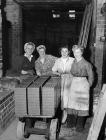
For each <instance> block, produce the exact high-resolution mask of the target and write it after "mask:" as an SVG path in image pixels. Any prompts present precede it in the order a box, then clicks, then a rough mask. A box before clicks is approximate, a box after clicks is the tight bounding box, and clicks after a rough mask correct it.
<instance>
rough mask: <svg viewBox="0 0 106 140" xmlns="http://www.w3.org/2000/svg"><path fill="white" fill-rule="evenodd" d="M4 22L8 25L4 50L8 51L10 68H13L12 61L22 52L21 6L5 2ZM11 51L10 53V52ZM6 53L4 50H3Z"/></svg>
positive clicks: (8, 1) (12, 0)
mask: <svg viewBox="0 0 106 140" xmlns="http://www.w3.org/2000/svg"><path fill="white" fill-rule="evenodd" d="M4 11H5V14H6V16H5V18H6V19H5V20H6V22H7V23H8V24H9V25H10V29H9V31H8V32H9V34H8V40H9V42H7V46H6V45H5V49H6V48H10V49H9V56H10V57H11V59H10V58H9V59H10V66H9V67H10V68H12V67H14V65H16V64H14V59H15V57H16V56H17V55H20V54H21V50H22V12H21V6H20V5H19V4H17V3H16V2H14V0H6V3H5V7H4ZM10 50H11V51H10ZM4 51H6V50H4ZM7 61H8V60H7Z"/></svg>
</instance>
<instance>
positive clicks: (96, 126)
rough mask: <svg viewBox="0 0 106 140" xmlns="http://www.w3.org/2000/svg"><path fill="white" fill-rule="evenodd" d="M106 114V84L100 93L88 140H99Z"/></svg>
mask: <svg viewBox="0 0 106 140" xmlns="http://www.w3.org/2000/svg"><path fill="white" fill-rule="evenodd" d="M105 114H106V84H104V85H103V88H102V91H101V93H100V97H99V102H98V106H97V109H96V111H95V114H94V118H93V120H92V124H91V127H90V130H89V134H88V137H87V140H97V138H98V136H99V133H100V129H101V126H102V123H103V120H104V117H105Z"/></svg>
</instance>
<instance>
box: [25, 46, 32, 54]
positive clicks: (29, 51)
mask: <svg viewBox="0 0 106 140" xmlns="http://www.w3.org/2000/svg"><path fill="white" fill-rule="evenodd" d="M25 52H26V54H27V55H31V54H32V53H33V46H32V45H27V47H26V50H25Z"/></svg>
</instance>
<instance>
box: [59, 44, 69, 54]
mask: <svg viewBox="0 0 106 140" xmlns="http://www.w3.org/2000/svg"><path fill="white" fill-rule="evenodd" d="M63 48H66V49H67V50H68V52H69V53H70V51H69V48H68V45H63V46H61V47H60V48H59V53H60V54H61V50H62V49H63Z"/></svg>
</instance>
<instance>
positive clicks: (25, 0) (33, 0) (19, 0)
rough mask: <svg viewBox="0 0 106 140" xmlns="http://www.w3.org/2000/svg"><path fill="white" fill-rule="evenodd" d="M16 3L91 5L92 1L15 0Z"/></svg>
mask: <svg viewBox="0 0 106 140" xmlns="http://www.w3.org/2000/svg"><path fill="white" fill-rule="evenodd" d="M14 1H16V2H17V3H21V4H22V3H24V4H31V3H40V2H46V3H51V2H52V3H58V2H61V3H67V2H70V3H77V2H78V3H79V2H81V3H89V2H90V1H91V0H14Z"/></svg>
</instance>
